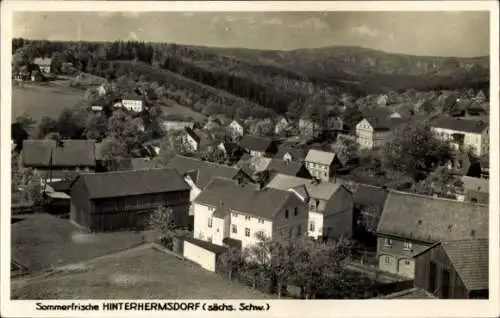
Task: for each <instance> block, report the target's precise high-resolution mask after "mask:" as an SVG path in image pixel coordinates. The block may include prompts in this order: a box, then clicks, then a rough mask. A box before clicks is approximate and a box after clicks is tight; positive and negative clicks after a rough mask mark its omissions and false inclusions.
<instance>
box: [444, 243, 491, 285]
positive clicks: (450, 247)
mask: <svg viewBox="0 0 500 318" xmlns="http://www.w3.org/2000/svg"><path fill="white" fill-rule="evenodd" d="M441 246H442V247H443V249H444V250H445V252H446V254H447V255H448V257H449V258H450V261H451V262H452V263H453V266H454V267H455V270H456V271H457V273H458V275H459V276H460V278H461V279H462V281H463V282H464V284H465V286H466V287H467V289H468V290H469V291H476V290H485V289H488V264H489V259H488V239H476V240H459V241H444V242H441Z"/></svg>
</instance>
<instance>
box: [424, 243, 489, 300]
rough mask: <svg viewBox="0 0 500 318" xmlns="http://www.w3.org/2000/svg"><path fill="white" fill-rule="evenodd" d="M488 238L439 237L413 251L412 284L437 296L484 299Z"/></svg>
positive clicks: (486, 279) (486, 293)
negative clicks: (420, 248)
mask: <svg viewBox="0 0 500 318" xmlns="http://www.w3.org/2000/svg"><path fill="white" fill-rule="evenodd" d="M488 256H489V252H488V239H487V238H483V239H475V238H470V239H464V240H452V241H442V242H439V243H436V244H434V245H432V246H431V247H429V248H428V249H425V250H424V251H422V252H420V253H419V254H417V255H415V257H414V258H415V279H414V287H415V288H419V289H422V290H425V291H426V292H428V293H431V294H433V295H434V296H436V298H440V299H488V294H489V292H488V285H489V284H488V277H489V275H488V274H489V271H488V267H489V257H488Z"/></svg>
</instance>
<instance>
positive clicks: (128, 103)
mask: <svg viewBox="0 0 500 318" xmlns="http://www.w3.org/2000/svg"><path fill="white" fill-rule="evenodd" d="M122 104H123V107H125V108H126V109H128V110H132V111H135V112H140V111H142V100H129V99H124V100H122Z"/></svg>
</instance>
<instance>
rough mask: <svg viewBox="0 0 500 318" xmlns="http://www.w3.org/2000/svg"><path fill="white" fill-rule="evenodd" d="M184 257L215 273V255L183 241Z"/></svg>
mask: <svg viewBox="0 0 500 318" xmlns="http://www.w3.org/2000/svg"><path fill="white" fill-rule="evenodd" d="M184 257H185V258H187V259H188V260H190V261H193V262H195V263H197V264H199V265H200V266H201V267H203V268H204V269H206V270H209V271H211V272H215V266H216V262H217V258H216V255H215V253H213V252H211V251H207V250H206V249H204V248H201V247H199V246H197V245H195V244H193V243H191V242H188V241H184Z"/></svg>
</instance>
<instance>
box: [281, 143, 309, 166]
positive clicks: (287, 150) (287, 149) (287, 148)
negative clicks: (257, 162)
mask: <svg viewBox="0 0 500 318" xmlns="http://www.w3.org/2000/svg"><path fill="white" fill-rule="evenodd" d="M306 156H307V150H306V149H305V148H303V147H294V146H292V145H288V144H282V145H280V146H279V147H278V151H277V153H276V156H275V157H276V158H278V159H282V160H285V161H289V162H290V161H295V162H303V161H304V159H305V158H306Z"/></svg>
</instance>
